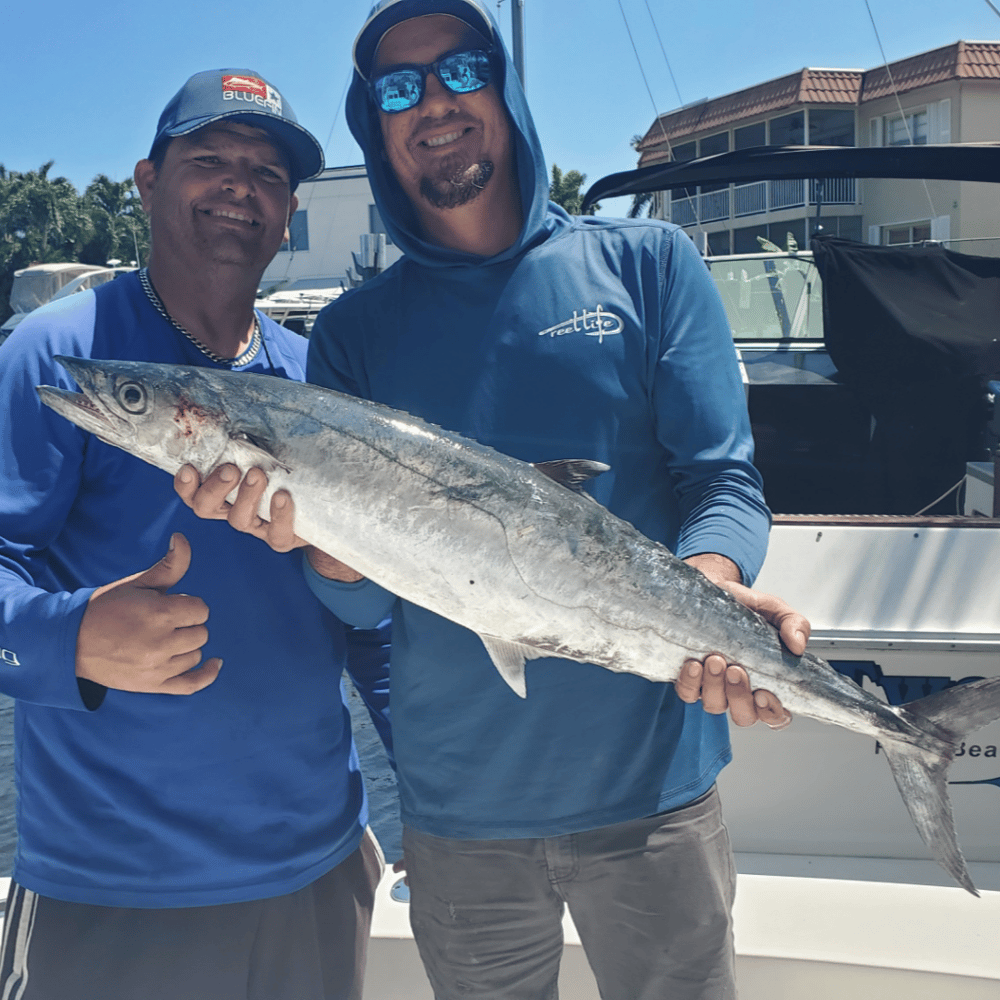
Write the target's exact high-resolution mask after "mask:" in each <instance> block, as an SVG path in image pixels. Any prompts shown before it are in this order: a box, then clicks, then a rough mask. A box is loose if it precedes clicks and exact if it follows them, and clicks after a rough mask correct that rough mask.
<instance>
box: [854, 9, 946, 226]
mask: <svg viewBox="0 0 1000 1000" xmlns="http://www.w3.org/2000/svg"><path fill="white" fill-rule="evenodd" d="M865 7H866V8H867V9H868V17H869V19H870V20H871V22H872V30H873V31H874V32H875V41H876V42H878V50H879V52H881V53H882V63H883V65H884V66H885V72H886V74H887V75H888V77H889V86H890V87H892V96H893V97H895V98H896V106H897V107H898V108H899V117H900V118H901V119H902V121H903V128H905V129H906V138H907V139H909V141H910V142H909V144H910V145H911V146H912V145H913V144H914V143H913V133H912V132H911V131H910V123H909V122H908V121H907V119H906V112H905V111H904V110H903V102H902V101H901V100H900V99H899V90H898V89H897V87H896V81H895V80H894V79H893V78H892V70H891V69H889V60H888V59H887V58H886V55H885V49H884V48H883V47H882V37H881V36H880V35H879V33H878V26H877V25H876V24H875V15H874V14H873V13H872V8H871V4H870V3H869V2H868V0H865ZM922 183H923V185H924V194H926V195H927V204H928V205H930V208H931V218H932V219H933V218H935V217H936V216H937V210H936V209H935V208H934V200H933V199H932V198H931V189H930V188H929V187H928V186H927V178H926V177H925V178H924V179H923V181H922Z"/></svg>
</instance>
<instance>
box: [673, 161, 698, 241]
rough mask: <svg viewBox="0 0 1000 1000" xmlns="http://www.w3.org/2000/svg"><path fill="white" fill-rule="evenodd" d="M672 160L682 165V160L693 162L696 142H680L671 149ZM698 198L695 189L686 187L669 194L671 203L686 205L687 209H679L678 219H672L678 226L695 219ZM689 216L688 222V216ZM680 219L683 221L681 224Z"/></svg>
mask: <svg viewBox="0 0 1000 1000" xmlns="http://www.w3.org/2000/svg"><path fill="white" fill-rule="evenodd" d="M672 152H673V160H674V162H676V163H682V162H683V161H684V160H693V159H694V158H695V157H696V156H697V155H698V144H697V143H696V142H682V143H681V144H680V145H679V146H674V148H673V151H672ZM697 196H698V189H697V188H696V187H686V188H674V189H673V191H671V193H670V200H671V202H678V201H683V202H687V203H688V208H685V209H679V210H678V211H679V212H680V213H681V214H680V217H674V222H676V223H678V225H687V224H689V222H693V221H694V219H695V218H696V217H697V209H696V206H695V199H696V198H697ZM689 214H690V220H689V219H688V215H689ZM680 218H683V219H684V220H685V221H684V222H681V221H680Z"/></svg>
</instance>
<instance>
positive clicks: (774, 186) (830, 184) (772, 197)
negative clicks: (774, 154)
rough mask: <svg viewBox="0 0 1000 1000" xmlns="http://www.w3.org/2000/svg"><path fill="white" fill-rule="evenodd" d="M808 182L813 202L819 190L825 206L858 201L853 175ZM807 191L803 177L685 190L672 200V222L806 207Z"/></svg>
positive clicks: (715, 219) (683, 223) (689, 223)
mask: <svg viewBox="0 0 1000 1000" xmlns="http://www.w3.org/2000/svg"><path fill="white" fill-rule="evenodd" d="M808 185H809V186H808V192H809V204H810V205H815V204H816V203H817V194H820V193H821V197H820V198H819V199H818V200H819V201H820V202H821V203H822V204H823V205H854V204H857V201H858V188H857V181H856V180H855V179H854V178H853V177H828V178H826V179H824V180H822V181H817V180H810V181H809V182H808ZM820 189H821V190H820ZM689 190H690V189H689ZM806 190H807V188H806V181H804V180H781V181H755V182H754V183H752V184H736V185H733V186H732V187H727V188H722V189H721V190H719V191H706V192H703V193H701V194H699V195H697V196H695V195H689V194H687V193H686V192H683V193H679V196H678V197H677V198H673V197H672V198H671V199H670V221H671V222H674V223H676V224H677V225H678V226H693V225H696V224H698V223H704V222H718V221H720V220H721V219H728V218H729V217H730V214H732V217H733V218H742V217H744V216H747V215H762V214H764V213H765V212H768V211H772V212H773V211H777V210H779V209H783V208H803V207H805V205H806Z"/></svg>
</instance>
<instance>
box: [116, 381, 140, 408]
mask: <svg viewBox="0 0 1000 1000" xmlns="http://www.w3.org/2000/svg"><path fill="white" fill-rule="evenodd" d="M115 397H116V398H117V400H118V402H119V404H120V405H121V408H122V409H123V410H124V411H125V412H126V413H145V412H146V390H145V388H144V387H143V386H141V385H140V384H139V383H138V382H123V383H122V384H121V385H120V386H118V388H117V389H115Z"/></svg>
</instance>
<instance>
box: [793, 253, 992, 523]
mask: <svg viewBox="0 0 1000 1000" xmlns="http://www.w3.org/2000/svg"><path fill="white" fill-rule="evenodd" d="M811 247H812V250H813V254H814V259H815V262H816V266H817V268H818V270H819V273H820V276H821V278H822V281H823V328H824V338H825V341H826V346H827V349H828V351H829V353H830V357H831V359H832V360H833V362H834V363H835V364H836V366H837V371H838V377H839V379H840V380H841V381H842V382H843V383H844V384H846V385H847V386H849V387H850V388H851V390H852V391H853V392H854V393H855V394H856V395H857V396H858V397H859V399H861V401H862V402H863V403H864V404H865V405H866V406H867V407H868V409H869V410H870V412H871V414H872V416H873V417H874V418H875V429H874V433H873V435H872V440H871V458H872V468H871V469H870V470H869V472H870V473H872V474H873V476H874V478H873V479H872V486H873V489H874V490H875V492H874V495H873V496H872V503H873V504H874V505H875V506H873V508H872V511H871V512H872V513H876V512H885V513H915V512H916V511H917V510H919V509H921V508H922V507H923V506H925V505H926V504H929V503H931V502H932V501H933V500H934V499H935V498H936V497H937V496H938V495H939V494H940V493H941V492H943V491H944V490H947V489H948V488H949V487H950V486H952V485H953V484H954V483H955V482H956V481H958V480H959V479H960V478H961V477H962V476H963V474H964V472H965V463H966V462H968V461H982V460H984V459H985V458H986V457H987V455H988V448H989V446H990V442H988V441H987V440H986V436H985V428H986V423H987V421H988V420H989V417H990V410H989V407H988V404H987V399H986V384H987V382H988V381H990V380H991V379H997V378H1000V342H998V340H997V336H998V324H997V317H998V316H1000V259H997V258H993V257H975V256H971V255H967V254H961V253H956V252H954V251H952V250H947V249H945V248H944V247H943V246H940V245H937V244H926V245H922V246H912V247H909V246H908V247H883V246H871V245H869V244H865V243H855V242H853V241H851V240H845V239H842V238H839V237H831V236H820V237H816V238H815V239H814V240H813V241H812V244H811ZM935 490H936V492H935ZM911 508H912V509H911Z"/></svg>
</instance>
